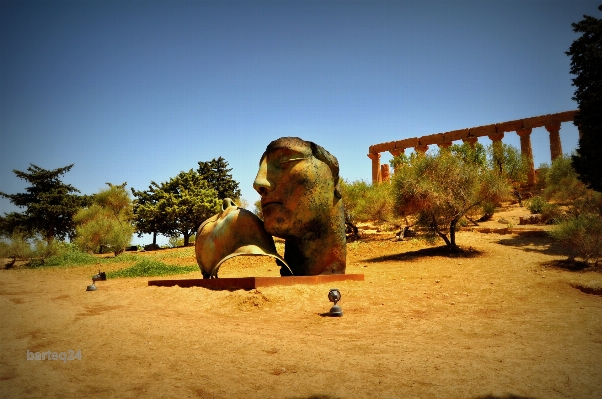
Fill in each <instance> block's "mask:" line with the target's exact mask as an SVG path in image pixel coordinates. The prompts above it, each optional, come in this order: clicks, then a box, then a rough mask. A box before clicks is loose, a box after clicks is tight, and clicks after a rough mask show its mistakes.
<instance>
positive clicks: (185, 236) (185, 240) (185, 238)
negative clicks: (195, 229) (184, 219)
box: [184, 231, 190, 247]
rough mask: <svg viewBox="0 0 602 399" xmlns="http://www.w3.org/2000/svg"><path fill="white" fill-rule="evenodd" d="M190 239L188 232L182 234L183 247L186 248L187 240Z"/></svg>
mask: <svg viewBox="0 0 602 399" xmlns="http://www.w3.org/2000/svg"><path fill="white" fill-rule="evenodd" d="M189 239H190V233H189V232H188V231H185V232H184V246H185V247H187V246H188V240H189Z"/></svg>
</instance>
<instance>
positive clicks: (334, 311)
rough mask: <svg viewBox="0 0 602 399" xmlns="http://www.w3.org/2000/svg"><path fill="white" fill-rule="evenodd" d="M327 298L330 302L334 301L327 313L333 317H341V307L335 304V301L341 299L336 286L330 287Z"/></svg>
mask: <svg viewBox="0 0 602 399" xmlns="http://www.w3.org/2000/svg"><path fill="white" fill-rule="evenodd" d="M328 300H329V301H330V302H334V305H333V306H332V307H331V308H330V312H328V315H329V316H333V317H341V316H342V315H343V309H341V307H340V306H339V305H337V302H338V301H340V300H341V292H340V291H339V290H338V289H336V288H331V289H330V291H329V292H328Z"/></svg>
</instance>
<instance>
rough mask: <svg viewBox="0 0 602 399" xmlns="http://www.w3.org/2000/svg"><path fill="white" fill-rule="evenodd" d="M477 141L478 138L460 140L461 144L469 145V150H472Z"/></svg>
mask: <svg viewBox="0 0 602 399" xmlns="http://www.w3.org/2000/svg"><path fill="white" fill-rule="evenodd" d="M477 141H479V138H478V137H466V138H465V139H462V142H464V143H468V144H469V145H470V148H472V149H473V150H474V146H475V144H476V143H477Z"/></svg>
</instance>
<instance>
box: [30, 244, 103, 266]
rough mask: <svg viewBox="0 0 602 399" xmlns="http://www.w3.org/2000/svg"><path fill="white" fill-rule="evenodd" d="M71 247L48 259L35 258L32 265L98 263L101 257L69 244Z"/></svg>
mask: <svg viewBox="0 0 602 399" xmlns="http://www.w3.org/2000/svg"><path fill="white" fill-rule="evenodd" d="M68 248H69V249H68V250H67V251H65V252H62V253H59V254H57V255H54V256H50V257H49V258H47V259H43V258H42V259H33V260H32V261H31V264H30V267H33V268H38V267H66V266H78V265H90V264H93V263H98V261H99V259H98V258H95V257H94V256H92V255H90V254H88V253H85V252H81V251H79V250H77V249H75V248H74V247H73V246H71V245H69V247H68Z"/></svg>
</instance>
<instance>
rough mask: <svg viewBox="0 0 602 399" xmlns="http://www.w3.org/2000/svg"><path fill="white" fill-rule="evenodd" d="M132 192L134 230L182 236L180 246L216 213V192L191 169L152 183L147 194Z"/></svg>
mask: <svg viewBox="0 0 602 399" xmlns="http://www.w3.org/2000/svg"><path fill="white" fill-rule="evenodd" d="M132 192H133V193H134V195H135V196H136V197H138V198H137V199H136V200H135V201H134V210H135V211H134V213H135V220H136V227H137V229H138V231H142V232H145V233H146V232H157V233H160V234H163V235H166V236H168V237H174V236H175V237H179V236H180V235H182V236H184V245H188V241H189V239H190V236H191V235H192V234H194V233H196V230H197V229H198V228H199V226H200V225H201V223H202V222H203V221H204V220H205V219H208V218H209V217H211V216H213V215H214V214H216V213H218V212H219V210H220V209H221V203H222V202H221V200H220V199H219V197H218V192H217V190H215V189H213V188H212V187H210V185H209V183H207V181H205V180H204V179H203V177H202V176H201V175H200V174H199V173H198V172H196V171H194V170H193V169H190V170H189V171H188V172H180V173H179V174H178V175H177V176H175V177H172V178H171V179H170V180H169V181H167V182H163V183H161V184H157V183H155V182H154V181H153V182H151V184H150V186H149V189H148V190H147V191H144V192H138V191H136V190H132ZM145 229H146V230H145ZM151 229H152V230H151Z"/></svg>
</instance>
